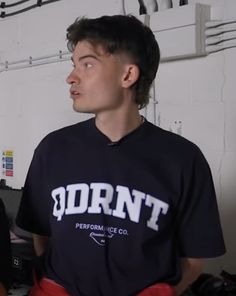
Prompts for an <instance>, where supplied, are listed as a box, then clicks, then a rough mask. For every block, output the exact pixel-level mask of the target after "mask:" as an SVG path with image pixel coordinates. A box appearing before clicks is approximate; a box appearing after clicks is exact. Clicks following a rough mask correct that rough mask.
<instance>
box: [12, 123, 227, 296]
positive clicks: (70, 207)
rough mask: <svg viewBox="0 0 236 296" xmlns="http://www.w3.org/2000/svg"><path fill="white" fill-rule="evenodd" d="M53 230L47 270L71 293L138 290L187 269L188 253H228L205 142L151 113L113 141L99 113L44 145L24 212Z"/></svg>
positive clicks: (36, 228)
mask: <svg viewBox="0 0 236 296" xmlns="http://www.w3.org/2000/svg"><path fill="white" fill-rule="evenodd" d="M17 223H18V225H19V226H20V227H22V228H24V229H26V230H28V231H31V232H33V233H36V234H40V235H45V236H49V237H50V240H49V245H48V248H47V250H46V253H45V255H44V256H43V258H42V260H43V273H44V275H45V276H47V277H49V278H51V279H53V280H55V281H56V282H57V283H59V284H61V285H62V286H64V287H65V288H66V289H67V290H68V292H69V293H70V294H71V295H73V296H91V295H93V296H111V295H113V296H131V295H136V294H137V293H138V292H139V291H141V290H143V289H144V288H145V287H147V286H149V285H151V284H154V283H157V282H167V283H170V284H173V285H174V284H177V283H178V281H179V280H180V277H181V269H180V259H181V257H193V258H209V257H216V256H219V255H222V254H223V253H224V252H225V247H224V242H223V238H222V231H221V226H220V222H219V214H218V208H217V203H216V196H215V191H214V186H213V181H212V176H211V172H210V169H209V166H208V164H207V162H206V160H205V158H204V156H203V155H202V153H201V151H200V150H199V148H198V147H197V146H196V145H194V144H193V143H191V142H190V141H188V140H186V139H184V138H183V137H181V136H178V135H176V134H173V133H171V132H168V131H165V130H163V129H161V128H159V127H157V126H154V125H153V124H151V123H149V122H148V121H145V122H144V123H143V124H142V125H141V126H140V127H139V128H137V129H135V130H134V131H132V132H131V133H129V134H128V135H126V136H125V137H123V138H122V139H121V140H120V141H118V142H116V143H111V142H110V140H109V139H108V138H107V137H106V136H105V135H104V134H103V133H101V132H100V131H99V130H98V129H97V128H96V125H95V121H94V119H90V120H87V121H84V122H82V123H78V124H75V125H73V126H69V127H66V128H63V129H60V130H58V131H55V132H53V133H51V134H49V135H48V136H47V137H45V138H44V139H43V140H42V142H41V143H40V144H39V146H38V147H37V148H36V150H35V153H34V157H33V160H32V163H31V166H30V169H29V172H28V175H27V179H26V183H25V187H24V192H23V196H22V202H21V206H20V210H19V213H18V217H17Z"/></svg>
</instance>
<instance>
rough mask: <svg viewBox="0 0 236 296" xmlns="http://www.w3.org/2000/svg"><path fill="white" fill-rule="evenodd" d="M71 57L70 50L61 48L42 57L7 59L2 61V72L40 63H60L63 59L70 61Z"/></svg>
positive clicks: (0, 64) (0, 69) (0, 68)
mask: <svg viewBox="0 0 236 296" xmlns="http://www.w3.org/2000/svg"><path fill="white" fill-rule="evenodd" d="M70 59H71V53H70V52H69V51H62V50H59V51H58V53H55V54H51V55H45V56H40V57H35V58H33V57H32V56H30V57H29V58H27V59H22V60H18V61H12V62H10V61H5V62H4V63H0V72H4V71H11V70H20V69H25V68H29V67H36V66H40V65H46V64H52V63H58V62H63V61H69V60H70Z"/></svg>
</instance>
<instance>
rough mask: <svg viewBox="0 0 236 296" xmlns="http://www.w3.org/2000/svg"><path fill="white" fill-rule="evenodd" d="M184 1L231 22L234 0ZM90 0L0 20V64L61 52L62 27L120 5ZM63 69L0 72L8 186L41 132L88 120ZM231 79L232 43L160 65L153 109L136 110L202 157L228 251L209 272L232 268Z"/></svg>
mask: <svg viewBox="0 0 236 296" xmlns="http://www.w3.org/2000/svg"><path fill="white" fill-rule="evenodd" d="M137 2H138V1H134V0H129V1H126V3H125V11H126V13H134V14H137V13H138V3H137ZM189 2H190V3H196V2H200V3H203V4H211V5H213V7H212V9H211V16H212V18H215V19H221V18H225V19H227V18H234V19H236V1H235V0H217V1H215V0H205V1H194V0H192V1H189ZM94 3H98V2H97V1H96V2H95V1H92V0H86V1H78V0H70V1H68V0H67V1H66V0H63V1H61V2H58V3H54V4H50V5H46V6H44V7H42V8H38V9H35V10H33V11H29V12H27V13H24V14H22V15H19V16H15V17H12V18H8V19H4V20H0V62H5V61H6V60H8V61H14V60H19V59H24V58H28V57H29V56H32V57H36V56H43V55H45V54H46V55H47V54H51V53H55V51H56V52H57V51H59V50H66V43H65V31H66V28H67V27H68V25H69V24H70V23H72V22H73V21H74V19H75V18H76V17H77V16H82V15H86V16H90V17H96V16H99V15H103V14H110V15H111V14H116V13H119V12H120V10H121V8H122V7H121V1H118V0H100V1H99V5H98V4H96V5H95V4H94ZM174 6H175V7H176V1H175V2H174ZM181 42H184V40H180V43H181ZM70 69H71V65H70V62H61V63H57V64H49V65H44V66H39V67H35V68H27V69H23V70H17V71H9V72H2V73H0V151H3V150H5V149H12V150H14V177H13V178H11V177H7V178H6V179H7V184H8V185H9V186H13V187H14V188H20V187H21V186H23V184H24V180H25V176H26V172H27V169H28V166H29V163H30V161H31V157H32V154H33V150H34V148H35V147H36V145H37V144H38V142H39V141H40V140H41V139H42V137H44V136H45V135H46V134H47V133H48V132H50V131H52V130H54V129H57V128H60V127H62V126H66V125H69V124H73V123H75V122H78V121H81V120H84V119H85V118H87V116H84V115H81V114H76V113H74V112H73V111H72V108H71V102H70V99H69V94H68V86H67V85H66V83H65V79H66V75H67V74H68V72H69V71H70ZM235 77H236V49H235V48H232V49H228V50H226V51H221V52H219V53H215V54H211V55H209V56H207V57H202V58H197V59H189V60H181V61H175V62H169V63H162V64H161V65H160V68H159V72H158V75H157V79H156V83H155V92H156V100H157V101H158V104H156V105H155V106H156V110H154V109H153V103H151V104H150V105H149V106H148V108H147V110H143V113H144V114H146V115H147V117H148V119H149V120H150V121H153V122H154V119H155V122H156V123H157V124H159V125H160V126H161V127H162V128H165V129H168V130H172V131H173V132H176V133H179V134H182V135H183V136H185V137H186V138H188V139H190V140H192V141H194V142H195V143H196V144H197V145H198V146H199V147H200V148H201V150H202V151H203V153H204V154H205V156H206V158H207V159H208V161H209V164H210V166H211V169H212V173H213V178H214V183H215V186H216V191H217V197H218V203H219V207H220V214H221V217H222V223H223V230H224V234H225V239H226V245H227V249H228V253H227V255H225V256H224V257H223V258H221V259H215V260H211V262H210V263H209V264H208V270H209V271H212V272H213V271H214V272H215V273H219V271H220V269H221V268H224V269H226V270H227V271H229V272H232V273H236V262H235V258H236V239H235V230H234V225H235V223H236V217H235V214H234V213H235V210H236V199H235V192H236V182H235V176H236V156H235V155H236V154H235V151H236V133H235V127H236V101H235V88H236V85H235ZM154 111H156V113H155V112H154ZM155 116H156V117H155ZM0 177H1V178H2V177H3V176H1V175H0Z"/></svg>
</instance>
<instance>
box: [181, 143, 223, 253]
mask: <svg viewBox="0 0 236 296" xmlns="http://www.w3.org/2000/svg"><path fill="white" fill-rule="evenodd" d="M196 149H197V150H196V154H195V157H194V159H193V160H192V161H189V163H188V167H187V169H185V171H184V172H183V174H182V175H183V177H182V178H183V182H182V183H183V185H182V198H181V201H180V204H179V211H178V214H177V223H176V225H177V227H178V228H177V239H178V242H179V249H180V254H181V256H182V257H193V258H211V257H217V256H220V255H223V254H224V253H225V245H224V239H223V234H222V229H221V223H220V216H219V211H218V206H217V199H216V194H215V189H214V184H213V179H212V174H211V171H210V168H209V165H208V163H207V161H206V159H205V157H204V156H203V154H202V152H201V151H200V150H199V149H198V148H196Z"/></svg>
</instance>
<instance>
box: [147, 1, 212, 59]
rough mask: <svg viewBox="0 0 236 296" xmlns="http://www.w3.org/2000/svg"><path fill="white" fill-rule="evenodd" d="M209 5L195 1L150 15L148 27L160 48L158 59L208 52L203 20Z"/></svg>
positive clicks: (206, 16) (192, 55) (190, 56)
mask: <svg viewBox="0 0 236 296" xmlns="http://www.w3.org/2000/svg"><path fill="white" fill-rule="evenodd" d="M210 14H211V7H210V6H209V5H205V4H200V3H196V4H193V5H184V6H181V7H178V8H172V9H168V10H164V11H160V12H157V13H153V14H152V15H151V16H150V28H151V29H152V31H153V32H154V33H155V36H156V39H157V41H158V43H159V46H160V50H161V62H165V61H172V60H178V59H184V58H193V57H199V56H205V55H207V52H206V46H205V23H206V22H207V21H209V20H210Z"/></svg>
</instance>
